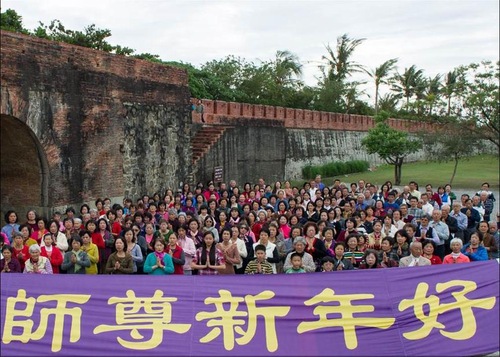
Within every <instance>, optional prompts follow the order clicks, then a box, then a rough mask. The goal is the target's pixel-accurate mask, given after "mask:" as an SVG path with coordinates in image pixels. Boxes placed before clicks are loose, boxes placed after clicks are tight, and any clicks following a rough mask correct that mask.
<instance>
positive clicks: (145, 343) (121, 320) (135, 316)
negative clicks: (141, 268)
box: [94, 290, 191, 350]
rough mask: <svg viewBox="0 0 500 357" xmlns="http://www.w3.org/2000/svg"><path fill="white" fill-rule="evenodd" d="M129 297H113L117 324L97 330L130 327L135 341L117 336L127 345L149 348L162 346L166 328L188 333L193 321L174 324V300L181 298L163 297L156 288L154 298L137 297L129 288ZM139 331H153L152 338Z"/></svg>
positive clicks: (143, 348)
mask: <svg viewBox="0 0 500 357" xmlns="http://www.w3.org/2000/svg"><path fill="white" fill-rule="evenodd" d="M126 295H127V297H125V298H119V297H111V298H109V300H108V305H111V304H116V326H115V325H99V326H97V327H96V328H95V329H94V333H95V334H98V333H102V332H110V331H121V330H130V337H131V338H132V340H133V341H127V340H124V339H122V338H121V337H117V341H118V343H119V344H120V345H122V346H123V347H125V348H129V349H134V350H147V349H151V348H155V347H158V346H159V345H160V344H161V343H162V342H163V331H164V330H169V331H173V332H177V333H186V332H187V331H189V329H190V328H191V324H173V323H171V321H172V306H171V303H172V302H175V301H177V298H174V297H163V292H162V291H161V290H156V291H155V293H154V295H153V297H151V298H144V297H136V296H135V292H134V291H133V290H127V293H126ZM139 330H150V331H151V338H150V339H149V340H145V337H144V336H143V335H141V334H140V333H139Z"/></svg>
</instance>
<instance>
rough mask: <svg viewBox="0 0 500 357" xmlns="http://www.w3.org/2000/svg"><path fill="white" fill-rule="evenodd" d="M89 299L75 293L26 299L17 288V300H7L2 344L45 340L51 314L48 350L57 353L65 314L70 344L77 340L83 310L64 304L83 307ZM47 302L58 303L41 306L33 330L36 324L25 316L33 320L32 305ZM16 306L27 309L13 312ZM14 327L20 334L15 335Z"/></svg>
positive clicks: (33, 307) (60, 343) (78, 338)
mask: <svg viewBox="0 0 500 357" xmlns="http://www.w3.org/2000/svg"><path fill="white" fill-rule="evenodd" d="M89 299H90V295H75V294H53V295H40V296H38V298H36V299H35V298H34V297H30V298H26V290H24V289H19V290H18V291H17V296H16V297H9V298H8V299H7V306H6V309H5V311H6V315H5V326H4V330H3V336H2V339H3V342H4V343H5V344H8V343H10V342H11V341H20V342H22V343H27V342H29V341H30V340H34V341H37V340H41V339H42V338H44V337H45V334H46V333H47V329H48V328H49V317H50V316H51V315H53V316H54V324H53V328H52V346H51V350H52V352H58V351H60V350H61V347H62V338H63V332H64V319H65V316H66V315H69V317H70V318H71V329H70V335H69V341H70V342H73V343H74V342H78V341H79V340H80V328H81V326H80V322H81V317H82V309H81V308H79V307H72V308H69V307H67V306H66V304H68V303H73V304H85V303H86V302H87V301H89ZM49 301H56V302H57V304H56V306H55V307H51V308H48V307H44V308H41V309H40V324H39V325H38V328H37V329H36V330H35V331H33V327H34V324H35V321H34V320H32V319H28V317H32V315H33V310H34V309H35V303H46V302H49ZM16 304H23V305H24V306H26V307H25V308H24V309H21V308H20V309H16ZM15 318H18V319H15ZM19 318H26V319H19ZM16 327H17V328H21V331H22V332H21V333H19V334H16V335H14V333H13V329H14V328H16Z"/></svg>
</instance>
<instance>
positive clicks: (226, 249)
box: [0, 175, 500, 275]
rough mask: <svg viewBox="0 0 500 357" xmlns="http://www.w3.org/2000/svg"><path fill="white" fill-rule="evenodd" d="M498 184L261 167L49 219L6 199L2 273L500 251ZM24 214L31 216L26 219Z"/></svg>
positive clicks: (303, 265) (323, 267)
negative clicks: (303, 178) (260, 172)
mask: <svg viewBox="0 0 500 357" xmlns="http://www.w3.org/2000/svg"><path fill="white" fill-rule="evenodd" d="M494 205H495V197H494V195H493V193H492V192H491V191H490V188H489V184H488V183H483V184H482V186H481V189H480V190H479V191H478V192H476V193H472V194H471V195H468V194H464V195H462V196H461V197H456V195H455V194H454V193H453V191H452V188H451V186H450V185H444V186H442V187H438V188H437V190H434V189H433V187H432V186H431V185H426V186H425V190H422V191H419V186H418V184H417V183H416V182H414V181H412V182H410V183H409V184H408V185H407V186H404V187H403V188H402V189H400V190H398V189H397V188H395V187H393V186H392V183H391V182H390V181H387V182H386V183H384V184H383V185H382V186H381V187H380V188H379V187H377V185H374V184H370V183H368V182H365V181H364V180H360V181H359V182H353V183H350V184H345V183H342V182H341V181H340V180H334V182H333V185H332V186H327V185H325V184H324V183H323V182H322V180H321V176H319V175H318V176H317V177H316V178H315V179H314V180H310V181H308V182H305V183H304V184H303V186H302V187H296V186H292V185H291V184H290V182H289V181H285V182H284V183H283V184H282V183H281V182H279V181H277V182H275V183H274V184H273V185H269V184H266V183H265V181H264V179H262V178H261V179H259V181H258V182H257V183H255V184H252V183H250V182H246V183H245V184H244V185H243V186H242V188H240V187H238V185H237V183H236V181H234V180H231V181H230V182H229V183H224V182H221V183H219V184H218V185H217V186H216V185H215V183H214V182H208V183H207V185H204V184H203V183H198V184H197V185H196V186H195V187H191V186H190V185H189V184H184V185H183V186H182V189H179V190H176V191H175V192H174V191H173V190H172V189H167V190H166V192H164V193H163V194H160V193H155V194H153V195H151V196H150V195H144V196H143V197H141V198H139V199H136V200H135V201H133V200H132V199H131V198H128V197H127V198H125V199H124V200H123V202H121V203H114V204H112V202H111V200H110V199H109V198H104V199H97V200H96V201H95V207H92V208H91V207H90V206H89V205H88V204H83V205H82V206H81V207H80V208H79V211H78V213H77V212H76V210H75V209H74V208H73V207H68V208H67V209H66V211H65V212H64V214H62V213H61V212H55V213H54V214H53V216H52V217H50V219H47V218H46V217H41V216H39V215H38V214H37V212H35V211H34V210H30V211H28V212H27V213H26V215H25V218H24V219H23V218H21V217H20V216H19V214H18V212H15V211H8V212H7V213H6V215H5V222H6V224H5V226H3V228H2V230H1V235H2V237H1V239H0V244H1V245H2V247H1V257H0V258H1V260H0V272H1V273H21V272H24V273H35V274H153V275H168V274H185V275H191V274H198V275H215V274H281V273H313V272H331V271H340V270H354V269H377V268H394V267H415V266H425V265H434V264H450V263H451V264H454V263H469V262H475V261H482V260H488V259H498V254H499V253H498V247H499V245H500V236H499V216H498V214H497V215H496V219H495V217H492V215H493V214H494ZM20 222H23V223H22V224H20Z"/></svg>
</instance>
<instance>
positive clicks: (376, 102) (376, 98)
mask: <svg viewBox="0 0 500 357" xmlns="http://www.w3.org/2000/svg"><path fill="white" fill-rule="evenodd" d="M377 113H378V86H375V115H377Z"/></svg>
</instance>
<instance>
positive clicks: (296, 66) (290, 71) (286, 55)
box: [273, 50, 302, 87]
mask: <svg viewBox="0 0 500 357" xmlns="http://www.w3.org/2000/svg"><path fill="white" fill-rule="evenodd" d="M273 67H274V78H275V82H276V84H277V85H278V86H281V87H286V86H289V85H291V84H293V83H296V82H297V81H298V79H296V78H294V77H300V76H302V64H300V62H299V57H297V55H295V54H293V53H291V52H290V51H286V50H285V51H279V50H278V51H276V59H275V61H274V63H273Z"/></svg>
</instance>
